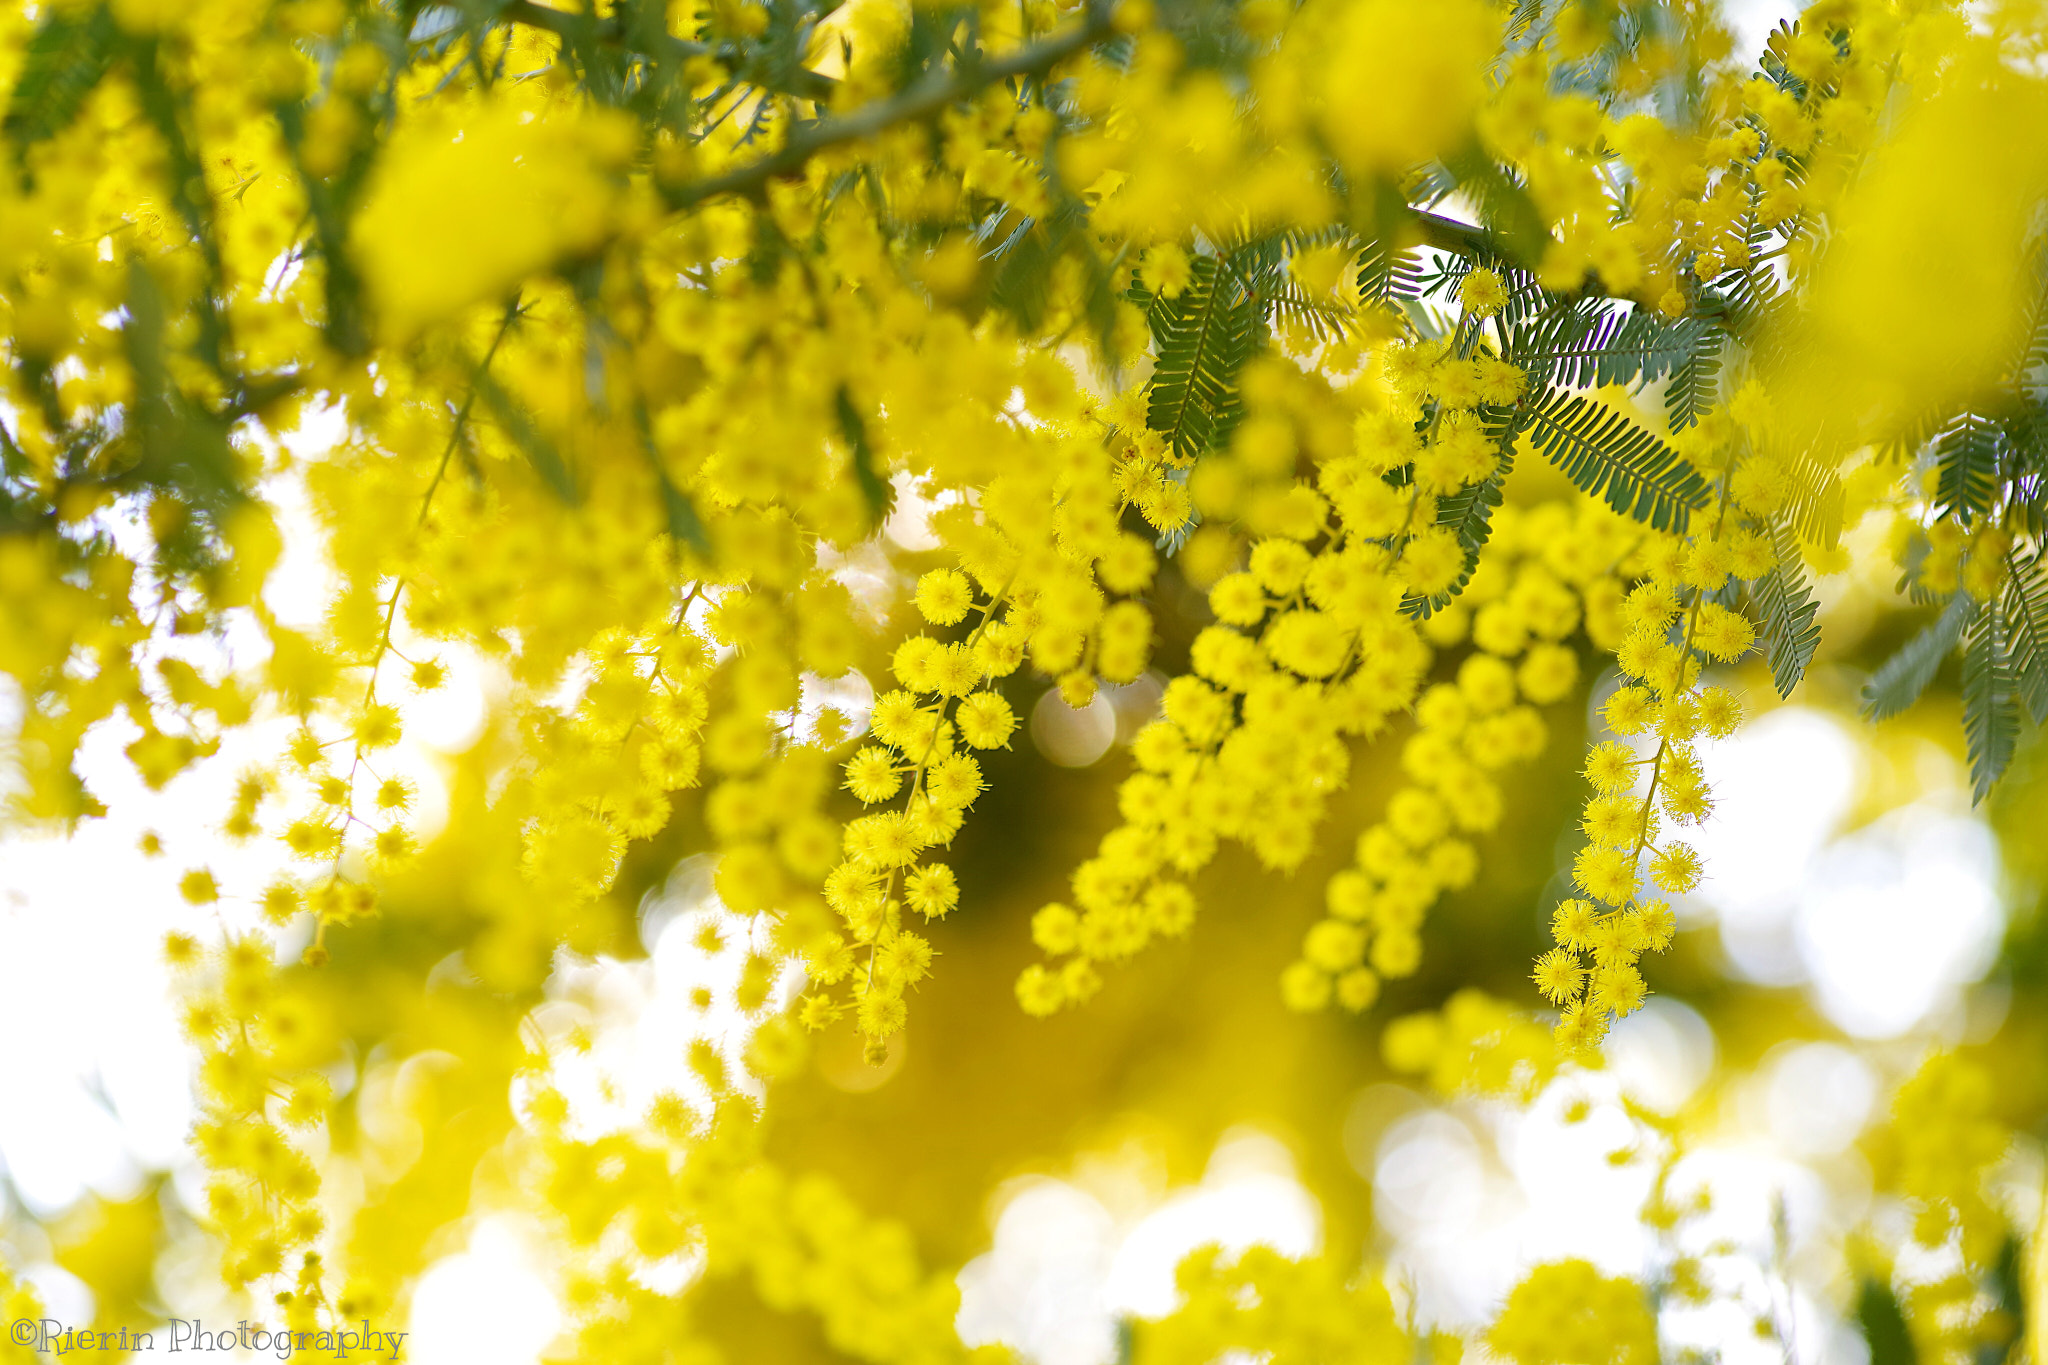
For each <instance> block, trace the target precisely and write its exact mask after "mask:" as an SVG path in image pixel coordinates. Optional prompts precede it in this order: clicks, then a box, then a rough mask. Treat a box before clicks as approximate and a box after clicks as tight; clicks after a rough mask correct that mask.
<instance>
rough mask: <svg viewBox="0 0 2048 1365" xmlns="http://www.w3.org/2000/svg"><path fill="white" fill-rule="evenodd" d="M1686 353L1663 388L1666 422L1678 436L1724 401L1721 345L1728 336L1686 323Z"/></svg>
mask: <svg viewBox="0 0 2048 1365" xmlns="http://www.w3.org/2000/svg"><path fill="white" fill-rule="evenodd" d="M1686 321H1687V322H1690V323H1692V324H1693V325H1692V327H1691V328H1689V329H1688V330H1687V332H1686V342H1687V349H1686V352H1685V355H1684V357H1683V358H1681V359H1680V360H1679V361H1677V362H1676V363H1675V364H1673V365H1672V367H1671V380H1670V382H1669V383H1667V384H1666V385H1665V386H1664V420H1665V422H1666V423H1667V424H1668V425H1669V426H1670V428H1671V430H1672V431H1673V432H1674V433H1675V432H1680V431H1684V430H1685V429H1686V428H1687V427H1689V426H1693V425H1695V424H1697V423H1698V422H1699V420H1700V418H1702V417H1704V416H1706V415H1707V413H1708V412H1710V411H1712V410H1713V407H1714V404H1715V403H1717V402H1719V401H1720V398H1721V343H1722V341H1723V339H1724V338H1725V336H1726V334H1725V333H1724V332H1722V330H1721V329H1720V328H1719V327H1718V326H1715V325H1714V324H1712V323H1709V322H1705V321H1702V320H1699V319H1690V318H1689V319H1686Z"/></svg>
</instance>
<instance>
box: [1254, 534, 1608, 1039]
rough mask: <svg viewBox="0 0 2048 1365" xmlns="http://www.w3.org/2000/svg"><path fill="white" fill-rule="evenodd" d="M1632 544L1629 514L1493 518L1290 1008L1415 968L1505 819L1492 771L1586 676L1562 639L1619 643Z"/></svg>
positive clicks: (1364, 1000)
mask: <svg viewBox="0 0 2048 1365" xmlns="http://www.w3.org/2000/svg"><path fill="white" fill-rule="evenodd" d="M1635 539H1636V534H1635V531H1634V528H1633V527H1632V526H1630V525H1629V523H1627V522H1626V521H1623V520H1622V519H1620V518H1618V517H1615V516H1613V515H1612V514H1611V513H1609V512H1607V511H1605V510H1604V509H1601V508H1598V507H1596V506H1593V505H1591V504H1587V503H1582V502H1551V503H1543V504H1540V505H1538V506H1535V507H1532V508H1529V509H1527V510H1526V511H1525V510H1523V509H1520V508H1515V507H1504V508H1501V509H1500V510H1499V511H1497V512H1495V513H1494V516H1493V528H1492V538H1491V540H1490V541H1489V543H1488V552H1487V555H1486V557H1485V558H1484V559H1483V560H1481V562H1480V565H1479V568H1478V569H1477V570H1476V571H1475V572H1474V574H1473V576H1472V581H1471V582H1470V583H1469V584H1467V585H1466V587H1465V591H1464V593H1463V594H1462V595H1461V596H1460V597H1459V599H1458V600H1457V602H1455V603H1453V604H1452V605H1451V606H1449V607H1448V608H1446V609H1445V610H1443V611H1441V612H1439V613H1437V614H1436V615H1434V616H1432V617H1431V618H1430V620H1429V622H1428V623H1427V624H1425V625H1424V627H1423V634H1424V635H1425V636H1426V637H1428V639H1429V640H1430V641H1431V643H1433V644H1435V645H1437V646H1438V647H1439V648H1445V647H1448V646H1451V645H1454V644H1456V643H1457V642H1458V641H1459V640H1460V638H1461V637H1464V636H1466V635H1468V634H1469V636H1470V638H1471V640H1472V643H1473V644H1474V646H1475V649H1474V651H1473V652H1472V653H1471V654H1469V655H1468V656H1467V657H1466V658H1465V659H1464V660H1463V662H1461V663H1460V664H1459V665H1458V672H1457V677H1456V679H1455V681H1451V682H1442V683H1437V684H1434V685H1432V686H1430V687H1428V688H1426V689H1424V690H1423V692H1422V694H1421V695H1420V697H1418V698H1417V700H1416V702H1415V705H1414V712H1415V723H1416V732H1415V734H1414V735H1412V736H1411V737H1410V738H1409V739H1408V741H1407V743H1406V744H1405V745H1404V747H1403V749H1402V754H1401V763H1402V768H1403V770H1404V772H1405V773H1406V774H1407V776H1408V777H1409V778H1410V779H1411V781H1412V782H1413V784H1414V785H1411V786H1407V787H1404V788H1402V789H1401V790H1400V791H1398V792H1396V793H1395V794H1394V795H1393V796H1392V797H1390V798H1389V799H1388V801H1387V813H1386V816H1385V818H1384V819H1382V820H1380V821H1378V822H1376V823H1374V824H1372V825H1370V826H1368V827H1367V828H1366V830H1365V831H1364V833H1362V834H1360V835H1359V836H1358V843H1357V865H1356V866H1354V867H1351V868H1347V869H1345V870H1344V871H1342V872H1339V873H1337V874H1336V875H1335V876H1334V877H1332V878H1331V879H1330V883H1329V887H1328V891H1327V906H1328V910H1329V914H1328V917H1326V918H1325V919H1323V920H1321V921H1319V922H1318V923H1317V924H1315V925H1314V926H1313V927H1311V928H1310V929H1309V931H1308V934H1307V937H1306V938H1305V939H1304V941H1303V944H1302V957H1301V960H1300V961H1299V962H1297V963H1295V964H1294V965H1293V966H1291V967H1289V968H1288V970H1287V974H1286V976H1285V977H1284V978H1283V980H1282V983H1281V989H1282V992H1283V994H1284V995H1285V996H1286V998H1287V1001H1288V1003H1289V1004H1290V1005H1292V1006H1293V1007H1295V1008H1296V1009H1318V1008H1322V1007H1323V1006H1325V1005H1327V1004H1328V1003H1329V1002H1330V1001H1331V1000H1332V999H1333V998H1334V999H1335V1000H1336V1001H1337V1002H1338V1003H1340V1004H1342V1005H1343V1006H1344V1007H1345V1008H1346V1009H1350V1010H1362V1009H1366V1008H1368V1007H1370V1006H1371V1005H1372V1003H1373V1001H1374V1000H1375V999H1376V998H1377V996H1378V993H1379V982H1380V978H1382V977H1400V976H1407V975H1409V974H1410V973H1412V972H1413V971H1414V970H1415V969H1416V966H1417V965H1418V964H1419V963H1420V961H1421V958H1422V943H1421V939H1420V937H1419V934H1418V931H1419V929H1420V928H1421V923H1422V920H1423V917H1424V916H1425V915H1426V914H1427V913H1428V910H1429V907H1430V906H1431V905H1432V904H1433V903H1434V902H1435V900H1436V899H1437V897H1438V896H1439V895H1440V894H1441V893H1443V892H1445V891H1456V890H1460V889H1462V888H1464V887H1465V886H1468V885H1470V884H1471V882H1472V879H1473V877H1474V876H1475V875H1476V872H1477V865H1478V853H1477V851H1476V850H1475V848H1474V846H1473V844H1472V843H1471V842H1470V838H1471V837H1472V836H1483V835H1484V834H1486V833H1488V832H1490V831H1491V830H1492V829H1493V828H1494V827H1495V825H1496V824H1497V823H1498V821H1499V819H1500V816H1501V812H1502V809H1503V804H1504V798H1503V796H1502V793H1501V790H1500V786H1499V783H1498V779H1496V778H1495V777H1494V776H1492V774H1495V773H1497V772H1499V771H1500V770H1501V769H1502V768H1504V767H1505V766H1506V765H1508V764H1510V763H1513V762H1516V761H1519V760H1525V759H1528V758H1531V757H1534V756H1535V754H1537V753H1538V752H1540V751H1541V749H1542V747H1543V744H1544V742H1545V740H1546V738H1547V735H1548V729H1547V727H1546V726H1545V724H1544V722H1543V719H1542V717H1541V715H1540V714H1539V713H1538V712H1537V711H1536V709H1535V708H1536V707H1537V706H1546V705H1550V704H1553V703H1555V702H1558V701H1561V700H1563V699H1564V698H1565V697H1566V696H1568V695H1569V694H1570V693H1571V692H1572V690H1573V689H1574V687H1575V686H1576V684H1577V682H1578V678H1579V658H1578V654H1577V653H1576V652H1575V651H1574V650H1573V648H1572V647H1571V645H1570V644H1569V643H1568V641H1570V640H1571V639H1572V638H1573V637H1574V636H1575V635H1576V634H1577V632H1578V631H1579V630H1580V629H1581V628H1582V627H1583V629H1584V630H1585V632H1586V634H1587V636H1588V637H1589V638H1590V639H1591V640H1592V641H1593V643H1594V644H1595V645H1596V646H1598V647H1603V648H1604V647H1608V646H1609V645H1610V644H1611V642H1612V635H1613V632H1614V617H1615V608H1616V605H1617V602H1618V599H1619V597H1620V582H1619V580H1618V579H1617V578H1616V576H1615V575H1616V569H1617V568H1618V566H1619V564H1620V563H1621V562H1622V561H1623V560H1624V559H1626V558H1627V556H1628V552H1629V548H1630V546H1631V545H1632V544H1633V542H1634V541H1635Z"/></svg>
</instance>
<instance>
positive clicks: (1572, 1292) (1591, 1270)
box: [1486, 1260, 1658, 1365]
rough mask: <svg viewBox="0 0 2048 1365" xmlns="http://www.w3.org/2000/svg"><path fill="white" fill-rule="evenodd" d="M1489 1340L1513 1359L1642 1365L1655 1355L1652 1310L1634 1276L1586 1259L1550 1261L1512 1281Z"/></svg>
mask: <svg viewBox="0 0 2048 1365" xmlns="http://www.w3.org/2000/svg"><path fill="white" fill-rule="evenodd" d="M1486 1345H1487V1347H1488V1349H1490V1350H1492V1351H1494V1352H1495V1353H1496V1354H1499V1355H1502V1356H1505V1357H1506V1358H1508V1359H1509V1360H1512V1361H1514V1362H1515V1365H1568V1362H1573V1361H1581V1360H1600V1361H1608V1362H1612V1365H1647V1363H1648V1362H1650V1361H1653V1360H1656V1359H1657V1358H1658V1351H1657V1317H1656V1314H1655V1313H1653V1312H1652V1311H1651V1309H1650V1305H1649V1302H1648V1301H1647V1300H1646V1299H1645V1298H1644V1297H1643V1289H1642V1286H1641V1285H1639V1284H1637V1283H1636V1282H1635V1281H1634V1280H1631V1279H1628V1278H1626V1277H1624V1276H1619V1275H1602V1274H1601V1273H1600V1271H1599V1270H1598V1268H1596V1267H1595V1266H1594V1265H1593V1264H1592V1263H1591V1262H1589V1261H1580V1260H1570V1261H1555V1262H1552V1263H1551V1264H1548V1265H1540V1266H1537V1267H1536V1268H1535V1269H1534V1270H1532V1271H1530V1272H1529V1274H1528V1275H1527V1276H1526V1277H1525V1278H1524V1279H1523V1280H1522V1282H1521V1283H1520V1284H1518V1285H1516V1286H1515V1288H1514V1292H1512V1293H1511V1294H1509V1295H1508V1301H1507V1304H1506V1306H1505V1307H1504V1308H1503V1309H1502V1310H1501V1314H1500V1317H1499V1318H1497V1319H1496V1320H1495V1321H1494V1324H1493V1326H1492V1327H1490V1328H1489V1329H1487V1333H1486Z"/></svg>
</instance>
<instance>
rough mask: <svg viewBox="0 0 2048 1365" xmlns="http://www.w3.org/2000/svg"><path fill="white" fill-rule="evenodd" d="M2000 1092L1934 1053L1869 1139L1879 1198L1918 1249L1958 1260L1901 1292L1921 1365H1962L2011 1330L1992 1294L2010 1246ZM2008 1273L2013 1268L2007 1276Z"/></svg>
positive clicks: (1970, 1068)
mask: <svg viewBox="0 0 2048 1365" xmlns="http://www.w3.org/2000/svg"><path fill="white" fill-rule="evenodd" d="M1995 1085H1996V1082H1995V1080H1994V1078H1993V1076H1992V1074H1991V1072H1990V1071H1989V1070H1988V1069H1987V1068H1986V1067H1985V1066H1984V1065H1983V1064H1982V1063H1981V1062H1979V1061H1976V1060H1974V1059H1972V1058H1969V1057H1967V1056H1965V1055H1963V1054H1959V1053H1954V1052H1938V1053H1935V1054H1934V1055H1932V1056H1930V1057H1929V1058H1928V1059H1927V1060H1926V1061H1925V1062H1923V1063H1922V1064H1921V1066H1920V1068H1919V1070H1918V1071H1916V1072H1915V1073H1914V1074H1913V1075H1912V1076H1910V1077H1909V1078H1908V1079H1907V1080H1906V1082H1905V1083H1904V1084H1903V1085H1901V1086H1900V1087H1899V1089H1898V1092H1897V1093H1896V1094H1895V1095H1894V1096H1893V1097H1892V1112H1891V1117H1890V1121H1889V1122H1888V1123H1887V1124H1885V1126H1884V1127H1883V1128H1882V1129H1881V1130H1879V1131H1878V1132H1877V1133H1876V1134H1875V1135H1874V1138H1873V1142H1872V1144H1871V1145H1872V1156H1873V1162H1872V1164H1873V1166H1874V1168H1875V1169H1874V1171H1873V1174H1874V1175H1875V1176H1876V1183H1877V1186H1878V1188H1879V1189H1880V1190H1881V1191H1883V1192H1884V1193H1886V1194H1889V1195H1891V1196H1893V1197H1895V1198H1898V1199H1900V1200H1903V1201H1904V1202H1905V1204H1906V1207H1907V1209H1908V1210H1909V1211H1910V1212H1911V1213H1912V1216H1913V1223H1912V1240H1913V1242H1914V1243H1916V1244H1917V1246H1918V1247H1919V1248H1920V1249H1922V1251H1923V1253H1924V1252H1926V1251H1933V1250H1941V1249H1947V1250H1948V1251H1950V1252H1951V1253H1952V1255H1953V1258H1954V1259H1953V1261H1952V1262H1951V1263H1950V1266H1951V1268H1948V1269H1947V1271H1946V1273H1943V1274H1939V1275H1937V1276H1935V1277H1933V1278H1923V1279H1920V1280H1918V1281H1916V1282H1914V1283H1911V1284H1909V1285H1907V1286H1905V1292H1904V1293H1903V1294H1901V1296H1900V1299H1901V1304H1900V1306H1901V1308H1902V1309H1903V1310H1904V1312H1905V1318H1906V1325H1907V1327H1908V1328H1910V1329H1911V1331H1912V1334H1913V1342H1914V1346H1915V1348H1916V1350H1917V1351H1918V1353H1919V1358H1920V1359H1922V1360H1929V1361H1961V1360H1969V1359H1973V1358H1975V1356H1976V1355H1977V1353H1978V1352H1979V1351H1981V1350H1984V1349H1995V1348H1996V1347H1999V1346H2002V1345H2004V1344H2005V1342H2006V1340H2007V1338H2008V1337H2009V1336H2010V1335H2011V1332H2012V1330H2013V1326H2014V1324H2013V1323H2011V1321H2010V1320H2009V1319H2007V1318H2006V1317H2005V1315H2004V1313H2003V1312H2002V1311H2001V1310H2002V1309H2003V1308H2005V1307H2006V1306H2005V1305H2001V1304H1999V1303H1998V1302H1996V1300H1995V1299H1994V1298H1993V1297H1992V1295H1990V1294H1988V1293H1987V1292H1986V1290H1987V1285H1986V1283H1985V1281H1986V1279H1987V1276H1988V1274H1989V1272H1991V1271H1992V1270H1993V1269H1994V1267H1995V1266H1996V1264H1997V1262H1998V1259H1999V1257H2000V1255H2001V1254H2004V1255H2006V1256H2012V1255H2013V1254H2015V1250H2016V1248H2015V1247H2013V1246H2010V1245H2005V1243H2006V1239H2007V1238H2008V1237H2010V1236H2011V1232H2010V1227H2009V1220H2008V1218H2007V1216H2006V1215H2005V1213H2003V1212H2002V1211H2001V1210H2000V1209H1999V1208H1998V1206H1997V1204H1996V1203H1995V1202H1994V1201H1993V1196H1992V1191H1991V1189H1990V1177H1991V1174H1992V1171H1993V1169H1994V1168H1995V1167H1996V1166H1997V1165H1998V1163H1999V1162H2001V1161H2002V1160H2004V1159H2005V1156H2006V1154H2007V1152H2008V1150H2009V1149H2010V1147H2011V1145H2012V1141H2013V1134H2012V1132H2011V1130H2010V1129H2008V1128H2007V1127H2006V1125H2005V1124H2004V1123H2002V1122H2000V1121H1999V1119H1998V1118H1997V1116H1996V1114H1995V1112H1994V1090H1995ZM2009 1273H2010V1268H2009Z"/></svg>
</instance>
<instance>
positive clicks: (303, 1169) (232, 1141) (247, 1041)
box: [165, 878, 334, 1328]
mask: <svg viewBox="0 0 2048 1365" xmlns="http://www.w3.org/2000/svg"><path fill="white" fill-rule="evenodd" d="M188 880H189V878H188ZM273 951H274V950H273V948H272V946H271V943H270V941H269V939H268V938H266V937H264V936H263V935H261V934H243V935H239V936H235V937H231V938H229V939H228V940H227V943H226V945H225V946H224V947H223V948H222V949H221V950H219V951H217V952H213V953H208V952H207V951H205V950H204V949H203V948H202V947H201V946H200V944H199V942H198V940H197V939H194V938H193V937H191V936H190V935H187V934H183V933H174V934H172V935H170V937H169V939H168V941H167V943H166V945H165V954H166V956H167V958H168V959H169V960H170V961H171V963H172V964H173V966H175V967H179V968H182V969H183V971H184V973H185V975H186V976H187V978H188V979H187V981H186V982H185V983H184V984H185V988H186V997H185V1011H184V1020H183V1022H184V1029H185V1035H186V1037H187V1038H188V1039H190V1040H191V1041H192V1042H193V1043H194V1044H196V1045H197V1047H198V1050H199V1055H200V1066H199V1098H200V1102H201V1109H202V1113H203V1114H204V1118H203V1119H202V1121H201V1122H200V1124H199V1127H198V1128H197V1130H196V1131H195V1133H194V1135H193V1141H194V1143H195V1145H196V1146H197V1148H198V1150H199V1153H200V1155H201V1157H202V1158H203V1159H204V1160H205V1162H206V1164H207V1166H208V1167H209V1169H210V1170H211V1171H212V1172H213V1174H212V1177H211V1179H210V1180H209V1181H208V1183H207V1187H206V1216H207V1218H208V1219H209V1220H210V1221H211V1223H212V1225H213V1226H214V1227H215V1228H216V1229H217V1230H218V1231H219V1233H220V1235H221V1237H222V1239H223V1246H222V1274H223V1277H224V1278H225V1279H226V1281H227V1283H228V1284H229V1285H231V1286H233V1287H235V1288H238V1289H239V1288H243V1287H245V1286H248V1285H251V1284H257V1283H269V1282H272V1281H273V1280H275V1279H277V1278H278V1277H280V1276H285V1277H288V1279H287V1282H291V1281H290V1278H289V1277H296V1280H297V1282H298V1284H299V1287H300V1289H301V1290H302V1291H304V1292H305V1293H306V1295H307V1297H306V1299H305V1301H303V1302H301V1301H298V1300H296V1299H295V1298H294V1297H293V1295H292V1294H291V1293H289V1292H286V1293H285V1295H284V1298H283V1299H282V1300H281V1302H284V1303H287V1304H288V1305H289V1309H288V1312H287V1317H288V1318H289V1319H290V1320H291V1322H292V1324H293V1325H294V1327H295V1328H310V1327H311V1326H312V1323H313V1318H312V1316H311V1315H312V1314H313V1312H314V1311H315V1310H316V1309H317V1308H318V1307H320V1306H322V1305H319V1304H318V1302H317V1297H318V1294H319V1292H320V1291H319V1288H318V1285H319V1266H320V1257H319V1255H318V1253H317V1252H316V1251H314V1250H313V1249H312V1248H313V1246H314V1244H315V1242H316V1241H317V1239H318V1238H319V1236H320V1234H321V1232H322V1230H323V1228H324V1226H325V1217H324V1215H323V1214H322V1213H321V1210H320V1207H319V1204H318V1198H317V1197H318V1195H319V1193H320V1177H319V1173H318V1170H317V1168H316V1166H315V1165H314V1163H313V1161H312V1159H311V1158H310V1157H309V1156H308V1154H307V1151H306V1150H305V1144H304V1142H303V1141H302V1140H295V1138H294V1136H293V1134H294V1132H295V1131H296V1133H298V1134H299V1135H300V1137H301V1138H302V1137H303V1134H304V1132H305V1130H307V1129H311V1128H314V1127H317V1126H318V1125H320V1124H321V1123H323V1122H324V1121H325V1120H326V1119H327V1117H328V1114H329V1111H330V1108H331V1106H332V1104H333V1098H334V1092H333V1085H332V1083H331V1082H330V1081H329V1080H328V1078H327V1077H326V1076H325V1075H323V1074H322V1073H321V1072H319V1071H318V1070H315V1069H313V1068H312V1065H311V1064H312V1063H314V1062H316V1061H317V1060H318V1059H319V1053H318V1052H317V1051H316V1050H312V1049H309V1044H314V1043H315V1040H314V1039H313V1038H311V1037H309V1036H308V1034H309V1033H310V1032H311V1030H310V1029H309V1027H308V1025H307V1022H306V1020H305V1013H304V1002H303V1001H302V1000H295V999H291V998H287V997H288V996H289V992H288V991H287V990H285V989H281V988H280V983H279V982H278V980H277V975H276V964H275V963H274V961H273V958H272V954H273Z"/></svg>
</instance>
